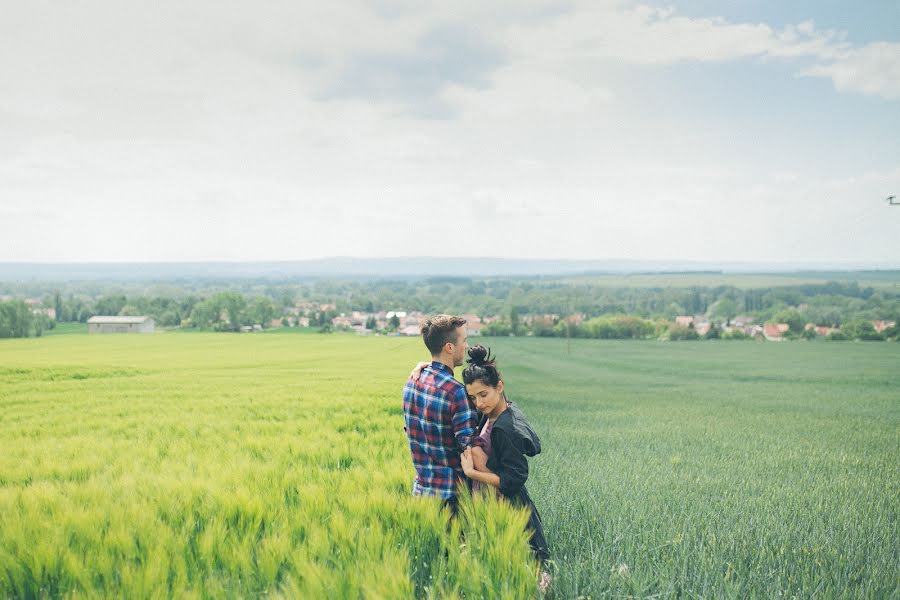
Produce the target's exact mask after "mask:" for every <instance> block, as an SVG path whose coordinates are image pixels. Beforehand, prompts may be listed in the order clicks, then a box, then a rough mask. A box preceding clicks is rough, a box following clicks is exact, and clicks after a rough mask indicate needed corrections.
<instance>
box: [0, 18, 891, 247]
mask: <svg viewBox="0 0 900 600" xmlns="http://www.w3.org/2000/svg"><path fill="white" fill-rule="evenodd" d="M8 4H9V5H8V6H6V7H4V19H3V20H2V21H0V72H3V73H4V77H3V78H2V79H0V129H2V131H3V132H4V133H3V136H0V260H77V259H89V260H103V259H109V258H117V259H123V260H124V259H129V258H130V259H143V260H151V259H157V260H189V259H195V260H202V259H215V258H219V259H234V260H239V259H272V258H285V259H295V258H308V257H315V256H325V255H346V254H358V255H387V254H393V255H399V254H415V253H422V252H424V248H425V246H424V244H423V242H422V239H423V236H422V235H421V223H422V221H423V219H426V218H427V217H428V216H429V215H433V214H447V215H451V216H452V215H456V216H458V217H459V218H460V219H461V220H463V221H464V222H465V224H466V227H465V230H464V231H463V232H462V233H461V234H460V238H459V243H460V246H459V248H458V249H457V250H456V251H452V252H447V253H449V254H466V253H467V248H470V247H471V248H480V247H481V246H482V245H483V244H484V243H485V242H486V241H489V242H491V243H490V244H489V246H490V247H491V248H495V249H496V252H497V253H498V254H503V255H513V256H515V255H521V256H535V257H537V256H569V257H577V256H581V257H599V256H634V257H645V258H653V257H660V256H661V255H663V254H665V255H668V256H677V257H683V258H697V259H703V258H708V257H709V256H710V255H716V256H718V257H721V258H723V259H725V258H731V259H740V258H754V257H760V258H766V257H773V256H778V252H779V248H782V249H783V248H784V246H779V245H778V240H777V236H774V234H773V239H767V240H766V243H768V244H769V245H766V244H763V243H761V242H760V241H759V240H760V238H759V236H760V234H759V229H758V227H756V226H755V225H754V226H752V227H747V228H746V230H745V229H744V228H739V229H738V232H737V233H729V234H728V235H721V234H718V233H711V232H715V231H720V230H721V228H723V227H724V228H726V230H727V231H729V232H730V231H731V229H730V228H731V227H733V226H734V223H735V221H736V220H745V219H747V217H746V215H747V214H748V213H749V212H751V208H748V207H752V212H753V214H754V218H759V219H762V220H767V221H768V222H776V223H781V222H782V220H781V219H782V218H783V217H784V215H785V214H787V215H788V217H785V218H787V220H788V221H791V220H796V219H797V218H800V217H801V215H802V210H801V209H799V208H798V209H796V210H794V209H791V211H788V212H787V213H784V210H783V206H784V205H785V203H790V202H791V201H790V199H791V198H793V197H794V196H795V195H796V194H797V191H798V190H801V191H802V188H803V186H804V185H810V186H813V187H815V185H818V186H820V187H819V188H818V189H819V190H820V192H821V193H828V194H836V196H835V197H837V198H841V199H843V201H844V202H846V201H848V199H851V198H852V197H854V196H853V192H851V190H850V189H849V188H848V189H847V190H843V191H842V190H841V189H838V191H837V192H835V191H834V190H832V189H831V188H828V189H827V190H826V189H825V188H824V187H822V186H824V184H821V183H817V184H810V183H809V182H810V181H817V179H816V178H817V177H819V176H820V174H819V172H818V171H817V170H816V168H814V167H811V166H810V165H814V164H815V163H816V161H817V160H819V159H821V157H822V156H823V155H822V154H821V153H817V151H813V152H812V153H811V154H810V155H809V156H804V157H799V156H798V157H797V158H796V160H795V162H793V163H791V164H777V165H773V164H771V163H772V160H771V159H769V158H768V157H766V156H765V153H766V149H765V148H761V149H753V150H754V151H752V152H751V151H746V150H742V148H743V147H742V146H740V144H738V143H734V142H733V141H732V140H731V139H729V138H730V137H734V138H737V139H738V141H740V139H741V137H742V136H744V131H743V130H741V129H740V128H737V127H735V128H734V129H733V130H732V129H729V124H727V123H725V124H722V123H717V124H716V126H715V127H713V126H710V127H708V128H704V127H697V126H696V124H695V123H691V122H688V121H687V120H686V119H683V118H681V115H680V114H679V113H677V112H671V113H669V112H667V111H669V110H672V111H674V110H675V109H674V108H671V107H670V106H669V105H668V104H667V103H666V99H665V98H661V99H660V100H659V103H658V105H657V106H658V107H659V108H658V110H654V111H646V112H640V111H639V109H638V108H636V107H632V106H629V105H628V103H627V98H628V97H629V95H628V92H629V91H630V90H629V89H628V88H629V86H630V85H632V82H631V81H630V79H631V73H632V72H633V70H634V69H645V68H646V70H645V71H644V74H645V75H646V73H651V74H652V73H653V72H655V71H660V70H662V69H664V68H665V67H666V66H667V65H672V64H675V63H684V62H700V63H723V62H726V61H737V60H740V59H748V58H749V59H760V60H767V61H775V60H779V61H786V62H787V64H794V63H793V62H792V61H797V63H798V64H799V63H800V62H803V64H804V65H805V66H803V68H806V66H808V65H809V63H811V62H813V63H816V65H817V66H814V67H812V69H811V70H809V71H807V73H808V74H810V75H814V76H822V77H831V78H832V79H833V80H834V81H835V86H836V87H837V89H839V90H846V91H861V92H863V93H868V94H873V95H880V96H883V97H896V82H897V74H896V69H895V66H896V46H897V44H872V45H870V46H866V47H863V48H854V47H853V46H851V45H850V44H849V43H848V42H847V41H846V39H845V38H844V37H842V35H841V34H840V33H838V32H830V31H825V32H823V31H819V30H817V29H816V27H815V25H814V24H813V23H812V22H803V23H800V24H797V25H795V26H787V27H785V28H783V29H782V30H780V31H778V30H775V29H774V28H772V27H771V26H770V25H767V24H765V23H730V22H727V21H725V20H724V19H721V18H715V17H713V18H707V19H697V18H687V17H683V16H680V15H678V14H677V13H675V12H674V11H672V10H658V9H651V8H647V7H642V6H637V7H634V6H631V5H627V6H623V5H622V4H620V3H618V2H613V1H607V0H597V1H596V2H583V3H576V4H572V5H569V4H568V3H558V2H546V3H544V2H535V3H524V2H518V1H516V2H507V3H505V4H502V5H498V4H496V3H475V2H461V3H460V2H454V3H418V2H402V1H391V0H381V1H380V2H379V3H376V4H370V3H367V2H340V3H324V4H323V3H316V4H313V3H295V2H286V1H285V2H281V3H275V4H267V5H266V7H265V8H264V9H263V8H259V7H257V8H255V9H254V11H251V10H250V9H248V7H247V5H246V4H244V3H238V2H224V3H218V2H217V3H212V2H208V3H204V2H191V3H169V4H159V5H154V6H152V7H150V6H145V5H142V4H139V3H128V2H121V3H114V4H109V3H102V2H93V3H92V2H83V3H78V4H77V5H75V4H67V5H59V6H56V5H53V6H51V5H49V4H37V3H8ZM884 46H887V49H885V48H884ZM458 55H464V56H465V57H466V60H465V61H462V62H458V61H454V57H456V56H458ZM623 65H625V67H623ZM892 65H893V66H892ZM735 68H740V67H739V66H735ZM800 68H801V67H800V66H798V69H800ZM623 71H624V72H627V74H626V75H622V73H623ZM717 128H718V129H717ZM759 139H760V142H759V143H760V144H761V145H763V146H764V145H765V144H766V143H770V144H771V143H774V142H771V141H769V142H767V141H766V137H765V133H764V132H762V133H760V135H759ZM810 145H814V144H810ZM833 155H834V156H835V157H837V158H835V159H834V160H838V161H839V160H840V159H841V154H840V152H839V151H838V150H835V151H833ZM845 171H852V169H851V168H850V167H847V169H846V170H845ZM785 172H790V173H791V174H792V175H791V177H785V176H784V175H783V174H784V173H785ZM769 173H775V174H774V175H772V180H771V181H769V180H768V179H766V177H767V174H769ZM779 173H780V174H781V175H778V174H779ZM759 174H761V176H762V177H763V179H765V181H764V182H763V183H762V184H759V182H758V181H757V180H756V179H755V177H756V175H759ZM860 177H862V176H860ZM870 179H871V178H870ZM865 181H866V182H867V183H865V184H864V185H865V186H868V187H866V193H867V194H875V193H876V189H877V190H879V191H877V194H881V193H882V192H881V191H880V190H881V189H882V188H888V187H890V186H892V185H894V186H896V183H897V182H896V178H894V179H889V180H880V181H878V182H872V181H869V180H865ZM822 190H825V191H822ZM857 191H858V190H857ZM791 206H793V205H791ZM792 211H793V212H792ZM832 212H833V213H834V214H837V215H843V214H844V213H842V212H841V211H840V210H839V208H838V207H832ZM51 216H52V218H51ZM128 216H133V217H135V218H138V219H140V221H141V222H142V223H144V224H145V226H144V228H143V229H141V230H140V231H139V232H134V233H129V232H128V231H127V230H126V231H123V230H122V229H121V228H119V227H116V225H115V220H116V219H120V218H123V217H128ZM822 218H823V219H824V220H827V219H825V217H822ZM824 220H823V222H822V223H820V225H822V226H825V222H824ZM785 222H787V221H785ZM701 225H702V226H705V227H708V228H709V229H707V230H703V231H704V233H703V234H702V235H700V234H697V233H696V232H697V231H698V229H697V228H698V227H701ZM880 227H881V228H882V229H881V230H878V231H880V233H878V234H877V235H873V236H872V238H871V239H867V240H864V244H863V246H864V248H863V249H861V250H859V252H860V253H861V254H859V256H868V255H869V254H866V253H868V252H870V250H871V247H874V246H873V245H876V246H877V244H881V243H883V241H884V240H885V239H888V238H890V236H888V235H887V233H889V232H887V229H886V228H887V227H888V225H887V224H882V225H881V226H880ZM716 228H718V229H716ZM779 231H781V230H779ZM788 231H789V230H788V228H787V226H785V229H784V231H783V232H781V233H782V235H789V233H788ZM538 232H540V235H538ZM685 232H689V233H688V234H685ZM886 232H887V233H886ZM804 235H805V234H804ZM879 236H880V237H879ZM763 237H765V236H763ZM890 239H893V238H890ZM820 250H821V252H823V253H828V252H830V253H831V256H837V255H840V254H841V252H843V250H842V249H841V248H840V247H838V248H828V247H826V246H824V245H823V246H822V247H821V249H820ZM853 251H854V252H856V251H857V250H856V249H854V250H853ZM475 253H476V254H484V251H483V250H478V251H477V252H475ZM873 256H874V255H873ZM797 258H814V257H813V256H806V257H803V256H798V257H797Z"/></svg>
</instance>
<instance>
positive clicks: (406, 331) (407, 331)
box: [400, 325, 422, 336]
mask: <svg viewBox="0 0 900 600" xmlns="http://www.w3.org/2000/svg"><path fill="white" fill-rule="evenodd" d="M421 334H422V330H421V329H419V326H418V325H409V326H407V327H404V328H403V329H401V330H400V335H408V336H417V335H421Z"/></svg>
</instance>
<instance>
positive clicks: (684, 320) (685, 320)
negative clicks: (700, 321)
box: [675, 315, 694, 327]
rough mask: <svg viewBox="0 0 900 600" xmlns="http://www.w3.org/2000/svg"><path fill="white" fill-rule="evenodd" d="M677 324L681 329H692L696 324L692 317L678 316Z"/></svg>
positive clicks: (676, 318)
mask: <svg viewBox="0 0 900 600" xmlns="http://www.w3.org/2000/svg"><path fill="white" fill-rule="evenodd" d="M675 324H676V325H679V326H681V327H690V326H691V325H693V324H694V317H692V316H690V315H678V316H677V317H675Z"/></svg>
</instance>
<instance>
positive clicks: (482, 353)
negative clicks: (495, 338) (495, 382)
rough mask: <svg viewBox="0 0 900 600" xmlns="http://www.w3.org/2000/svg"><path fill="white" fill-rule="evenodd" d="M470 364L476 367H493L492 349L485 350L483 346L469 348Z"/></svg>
mask: <svg viewBox="0 0 900 600" xmlns="http://www.w3.org/2000/svg"><path fill="white" fill-rule="evenodd" d="M469 364H470V365H474V366H476V367H493V366H494V358H493V357H492V356H491V350H490V348H485V347H484V346H482V345H481V344H478V345H475V346H472V347H471V348H469Z"/></svg>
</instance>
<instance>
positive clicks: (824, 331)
mask: <svg viewBox="0 0 900 600" xmlns="http://www.w3.org/2000/svg"><path fill="white" fill-rule="evenodd" d="M810 329H812V330H814V331H815V332H816V335H828V334H829V333H831V332H832V331H835V330H837V327H825V326H822V325H816V324H815V323H807V324H806V327H804V330H805V331H809V330H810Z"/></svg>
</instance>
